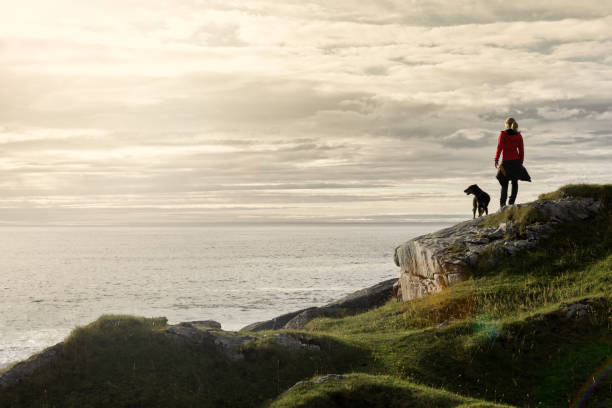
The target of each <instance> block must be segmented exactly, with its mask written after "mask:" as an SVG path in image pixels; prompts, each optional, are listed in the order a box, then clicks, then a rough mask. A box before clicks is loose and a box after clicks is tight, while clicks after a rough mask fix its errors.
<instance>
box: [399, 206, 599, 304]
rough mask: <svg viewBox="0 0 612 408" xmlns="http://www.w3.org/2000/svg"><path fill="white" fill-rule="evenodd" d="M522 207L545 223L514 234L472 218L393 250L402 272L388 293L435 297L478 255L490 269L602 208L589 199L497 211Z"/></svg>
mask: <svg viewBox="0 0 612 408" xmlns="http://www.w3.org/2000/svg"><path fill="white" fill-rule="evenodd" d="M523 206H531V207H535V208H536V210H537V213H538V214H539V215H540V216H541V218H542V219H544V220H548V221H545V222H543V223H540V224H534V225H528V226H527V227H525V228H524V231H519V230H518V229H517V228H516V226H515V225H514V224H513V223H512V222H504V223H501V224H500V225H498V226H497V227H480V224H481V223H482V222H483V221H484V220H485V218H486V217H483V218H477V219H473V220H469V221H465V222H462V223H459V224H457V225H455V226H452V227H450V228H446V229H443V230H440V231H437V232H434V233H431V234H427V235H423V236H420V237H417V238H415V239H412V240H410V241H408V242H406V243H404V244H402V245H400V246H398V247H397V248H395V253H394V260H395V264H396V265H397V266H399V267H400V268H401V271H400V278H399V281H398V284H397V285H396V286H395V287H394V288H393V293H394V296H395V297H396V298H397V299H398V300H409V299H415V298H419V297H423V296H426V295H428V294H431V293H436V292H439V291H441V290H443V289H444V288H446V287H448V286H450V285H452V284H454V283H457V282H460V281H462V280H465V279H467V278H468V277H469V276H471V274H472V271H473V269H474V267H476V266H477V265H478V264H479V263H480V262H481V260H482V259H483V257H482V255H483V253H485V252H488V253H489V254H491V255H493V256H489V257H487V258H484V259H485V261H486V262H488V263H490V264H494V263H495V262H496V258H499V256H500V255H503V254H506V255H510V256H515V255H518V254H519V253H521V252H523V251H525V250H528V249H531V248H534V247H536V246H537V244H538V243H539V242H540V241H542V240H544V239H547V238H549V237H550V235H551V234H553V233H554V231H555V230H556V229H557V228H558V225H559V224H560V223H562V222H568V221H575V220H583V219H586V218H589V217H592V216H593V215H595V213H597V212H598V211H599V210H600V209H601V208H602V205H601V203H600V202H597V201H595V200H593V199H592V198H583V199H569V198H563V199H560V200H556V201H546V200H543V201H535V202H533V203H527V204H519V205H512V206H507V207H505V208H504V209H503V210H501V211H502V212H508V211H513V210H516V209H517V208H521V207H523ZM491 216H493V214H492V215H489V217H491Z"/></svg>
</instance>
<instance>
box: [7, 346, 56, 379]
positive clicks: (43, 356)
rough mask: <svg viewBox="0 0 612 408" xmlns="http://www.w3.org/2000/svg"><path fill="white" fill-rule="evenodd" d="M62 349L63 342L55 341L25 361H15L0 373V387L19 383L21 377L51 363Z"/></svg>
mask: <svg viewBox="0 0 612 408" xmlns="http://www.w3.org/2000/svg"><path fill="white" fill-rule="evenodd" d="M63 349H64V343H63V342H61V343H57V344H56V345H55V346H51V347H49V348H47V349H45V350H43V351H42V352H40V353H38V354H36V355H34V356H32V357H30V358H29V359H27V360H26V361H22V362H21V363H17V364H16V365H15V366H13V367H11V368H10V369H9V370H7V371H6V372H5V373H3V374H2V375H0V389H2V388H4V387H8V386H10V385H14V384H17V383H19V382H20V381H21V380H22V379H23V378H25V377H27V376H29V375H32V374H33V373H34V371H36V370H37V369H39V368H40V367H42V366H44V365H47V364H49V363H51V362H52V361H53V360H55V358H56V357H57V355H58V354H59V353H61V352H62V351H63Z"/></svg>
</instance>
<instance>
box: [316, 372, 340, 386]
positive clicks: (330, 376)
mask: <svg viewBox="0 0 612 408" xmlns="http://www.w3.org/2000/svg"><path fill="white" fill-rule="evenodd" d="M343 378H344V376H343V375H342V374H327V375H324V376H323V377H319V378H316V379H315V380H314V383H315V384H323V383H326V382H328V381H329V380H342V379H343Z"/></svg>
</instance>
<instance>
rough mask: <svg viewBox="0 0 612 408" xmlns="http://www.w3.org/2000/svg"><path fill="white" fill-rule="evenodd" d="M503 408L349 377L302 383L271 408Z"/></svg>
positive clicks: (394, 381) (399, 383) (390, 381)
mask: <svg viewBox="0 0 612 408" xmlns="http://www.w3.org/2000/svg"><path fill="white" fill-rule="evenodd" d="M334 406H346V407H352V408H377V407H380V408H386V407H410V408H477V407H478V408H504V407H510V406H509V405H502V404H494V403H489V402H486V401H482V400H477V399H474V398H466V397H463V396H461V395H457V394H453V393H450V392H448V391H444V390H441V389H436V388H431V387H424V386H422V385H416V384H413V383H410V382H408V381H404V380H400V379H398V378H395V377H391V376H383V375H379V376H373V375H367V374H350V375H347V376H344V377H343V378H340V379H332V380H328V381H326V382H324V383H322V384H317V383H316V381H314V382H313V381H305V382H302V383H300V384H298V385H296V386H295V387H293V388H292V389H291V390H290V391H289V392H287V393H285V394H283V395H282V396H281V397H280V398H279V399H278V400H276V401H275V402H274V403H273V404H272V405H270V408H300V407H309V408H327V407H334Z"/></svg>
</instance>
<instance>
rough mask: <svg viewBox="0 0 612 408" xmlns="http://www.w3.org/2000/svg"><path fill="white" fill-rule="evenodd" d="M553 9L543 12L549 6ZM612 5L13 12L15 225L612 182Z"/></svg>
mask: <svg viewBox="0 0 612 408" xmlns="http://www.w3.org/2000/svg"><path fill="white" fill-rule="evenodd" d="M533 3H536V4H533ZM611 27H612V2H610V1H600V0H595V1H591V0H585V1H580V2H576V1H575V0H571V1H569V0H568V1H566V0H558V1H539V2H533V1H531V0H529V1H525V0H516V1H513V2H507V1H493V0H452V1H451V0H448V1H446V0H430V1H421V0H413V1H404V0H403V1H396V0H381V1H373V2H364V1H357V0H335V1H331V2H330V1H322V0H316V1H311V0H310V1H309V0H299V1H294V0H285V1H270V0H250V1H245V0H241V1H235V0H223V1H217V0H210V1H208V0H202V1H195V0H165V1H164V0H104V1H102V0H100V1H86V2H85V1H82V0H81V1H68V0H53V1H49V0H35V1H32V0H20V1H19V2H17V1H6V0H0V225H21V224H28V225H56V224H61V225H73V224H76V225H79V224H85V225H107V224H122V225H123V224H126V225H127V224H129V225H135V224H152V223H153V224H157V223H167V224H180V225H193V224H198V223H207V222H256V223H275V222H392V223H399V222H410V221H439V220H446V221H455V220H461V219H466V218H470V217H471V197H466V196H465V194H464V193H463V190H464V189H465V188H466V187H467V186H469V185H470V184H478V185H479V186H480V187H481V188H483V189H484V190H485V191H487V192H489V194H490V195H491V196H492V203H491V205H490V209H491V210H492V211H495V210H497V206H498V204H497V202H498V200H499V184H498V183H497V181H496V179H495V172H496V170H495V168H494V165H493V156H494V152H495V146H496V142H497V137H498V135H499V132H500V130H502V129H503V128H504V120H505V118H506V117H508V116H512V117H514V118H515V119H516V120H517V122H518V123H519V128H520V130H521V132H522V135H523V138H524V141H525V150H526V159H525V167H527V169H528V170H529V172H530V174H531V176H532V179H533V182H532V183H521V184H520V190H519V196H518V202H525V201H529V200H533V199H535V198H537V196H538V194H540V193H543V192H548V191H552V190H554V189H556V188H558V187H559V186H561V185H564V184H568V183H580V182H588V183H609V182H610V181H611V180H612V176H611V174H612V160H610V156H611V154H612V28H611Z"/></svg>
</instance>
